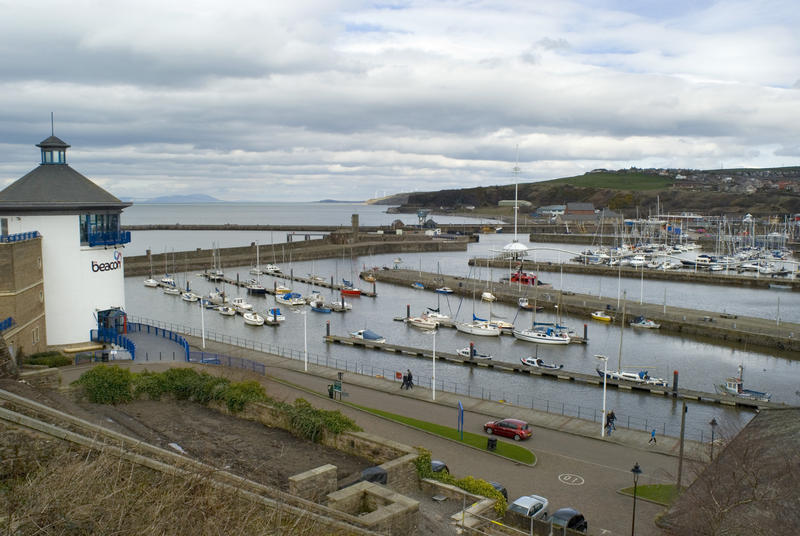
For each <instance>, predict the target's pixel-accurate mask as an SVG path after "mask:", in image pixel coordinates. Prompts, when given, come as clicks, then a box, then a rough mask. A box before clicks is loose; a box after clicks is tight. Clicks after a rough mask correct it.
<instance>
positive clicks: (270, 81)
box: [0, 0, 800, 201]
mask: <svg viewBox="0 0 800 536" xmlns="http://www.w3.org/2000/svg"><path fill="white" fill-rule="evenodd" d="M0 13H2V17H0V187H2V186H5V185H7V184H10V183H11V182H12V181H13V180H16V179H17V178H19V177H21V176H22V175H24V174H25V173H27V172H28V171H29V170H30V169H32V168H33V167H34V166H35V165H37V164H38V161H39V154H38V149H37V148H36V147H34V145H35V144H36V143H38V142H39V141H41V140H43V139H44V138H46V137H47V136H49V135H50V112H51V111H52V112H54V113H55V133H56V135H57V136H59V137H60V138H61V139H63V140H64V141H66V142H67V143H69V144H71V145H72V149H70V151H69V153H68V160H69V162H70V164H71V165H72V166H73V167H74V168H75V169H77V170H78V171H80V172H82V173H83V174H85V175H87V176H89V177H90V178H92V179H93V180H95V181H96V182H98V183H99V184H101V185H102V186H103V187H105V188H107V189H108V190H109V191H111V192H112V193H114V194H115V195H117V196H118V197H125V198H128V197H132V198H147V197H153V196H156V195H171V194H189V193H204V194H209V195H213V196H215V197H218V198H220V199H224V200H231V201H235V200H263V201H290V200H298V201H305V200H317V199H323V198H334V199H349V200H355V199H366V198H369V197H373V196H375V195H376V194H377V195H384V194H391V193H398V192H407V191H415V190H421V191H424V190H438V189H442V188H460V187H472V186H481V185H492V184H508V183H512V182H513V181H514V178H513V175H512V171H511V170H512V168H513V166H514V161H515V159H516V158H517V147H518V155H519V167H520V168H521V170H522V171H521V174H520V181H538V180H546V179H551V178H557V177H563V176H570V175H575V174H580V173H583V172H584V171H587V170H590V169H593V168H596V167H605V168H614V169H616V168H623V167H630V166H638V167H689V168H706V169H707V168H718V167H721V166H722V167H726V168H728V167H741V166H752V167H768V166H784V165H798V164H800V158H799V157H800V38H799V37H798V35H800V34H798V28H799V27H800V24H799V23H800V10H799V9H798V8H797V2H796V0H786V1H777V0H776V1H759V0H746V1H742V2H734V1H719V2H715V1H706V0H694V1H687V0H672V1H664V0H639V1H635V0H631V1H629V2H625V1H622V0H605V1H603V0H578V1H569V0H566V1H565V0H536V1H523V0H518V1H510V0H494V1H490V0H453V1H442V2H433V1H425V0H387V1H384V0H374V1H361V0H341V1H323V0H308V1H303V0H293V1H292V2H288V1H266V2H265V1H263V0H260V1H247V0H239V1H235V2H219V1H214V2H211V1H206V0H195V1H193V2H183V1H179V0H171V1H168V2H164V1H159V2H155V1H150V0H137V1H136V2H129V1H126V2H117V1H114V0H111V1H109V0H106V1H100V0H98V1H92V0H74V1H72V2H63V1H56V2H42V1H37V0H32V1H30V2H20V1H18V0H10V1H6V0H0Z"/></svg>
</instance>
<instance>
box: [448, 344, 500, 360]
mask: <svg viewBox="0 0 800 536" xmlns="http://www.w3.org/2000/svg"><path fill="white" fill-rule="evenodd" d="M456 353H457V354H458V355H460V356H461V357H466V358H467V359H474V358H476V357H477V358H478V359H491V358H492V356H491V355H489V354H482V353H480V352H478V351H477V350H476V349H475V346H466V347H464V348H460V349H459V350H456Z"/></svg>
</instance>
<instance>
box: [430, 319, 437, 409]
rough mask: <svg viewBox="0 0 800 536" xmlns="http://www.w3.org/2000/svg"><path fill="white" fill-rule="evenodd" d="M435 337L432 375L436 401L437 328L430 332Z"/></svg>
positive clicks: (432, 390)
mask: <svg viewBox="0 0 800 536" xmlns="http://www.w3.org/2000/svg"><path fill="white" fill-rule="evenodd" d="M428 333H430V334H431V335H433V373H432V374H431V400H436V328H433V329H432V330H431V331H429V332H428Z"/></svg>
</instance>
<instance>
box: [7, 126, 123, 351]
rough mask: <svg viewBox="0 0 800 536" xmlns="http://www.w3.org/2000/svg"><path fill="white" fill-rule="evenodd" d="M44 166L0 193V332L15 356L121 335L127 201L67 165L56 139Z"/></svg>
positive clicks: (44, 145)
mask: <svg viewBox="0 0 800 536" xmlns="http://www.w3.org/2000/svg"><path fill="white" fill-rule="evenodd" d="M37 147H39V148H40V149H41V163H40V164H39V166H38V167H36V168H35V169H33V170H32V171H31V172H30V173H28V174H27V175H25V176H24V177H22V178H20V179H18V180H17V181H15V182H14V183H12V184H11V185H10V186H8V187H7V188H5V189H4V190H2V191H0V271H1V272H2V274H0V335H2V336H3V338H4V339H5V340H6V342H7V344H8V345H9V347H11V348H12V353H14V352H15V351H16V350H22V351H23V352H25V353H26V354H30V353H34V352H38V351H42V350H44V349H45V347H46V346H68V345H75V344H76V343H83V342H87V341H89V340H90V338H91V336H90V331H91V330H92V329H97V327H98V325H100V326H103V327H110V328H122V329H120V331H122V330H124V326H123V325H122V324H124V322H125V315H124V312H123V311H124V306H125V291H124V279H123V251H124V250H123V248H124V246H125V244H127V243H128V242H130V232H125V231H121V230H120V217H121V214H122V210H123V209H124V208H126V207H128V206H130V205H131V203H123V202H122V201H120V200H119V199H117V198H116V197H114V196H113V195H111V194H110V193H108V192H107V191H105V190H103V189H102V188H100V187H99V186H97V185H96V184H94V183H93V182H92V181H90V180H89V179H87V178H86V177H84V176H83V175H81V174H80V173H78V172H77V171H75V170H74V169H72V168H71V167H70V166H69V165H68V164H67V149H68V148H69V147H70V146H69V145H67V144H66V143H64V142H63V141H61V140H60V139H58V138H57V137H55V136H50V137H49V138H47V139H46V140H44V141H42V142H41V143H39V144H38V145H37Z"/></svg>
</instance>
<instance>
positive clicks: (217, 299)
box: [206, 288, 228, 305]
mask: <svg viewBox="0 0 800 536" xmlns="http://www.w3.org/2000/svg"><path fill="white" fill-rule="evenodd" d="M206 299H207V300H208V301H209V302H211V303H213V304H215V305H222V304H225V303H228V298H227V297H225V293H224V292H220V291H219V289H217V288H215V289H214V291H213V292H209V293H208V296H207V297H206Z"/></svg>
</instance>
